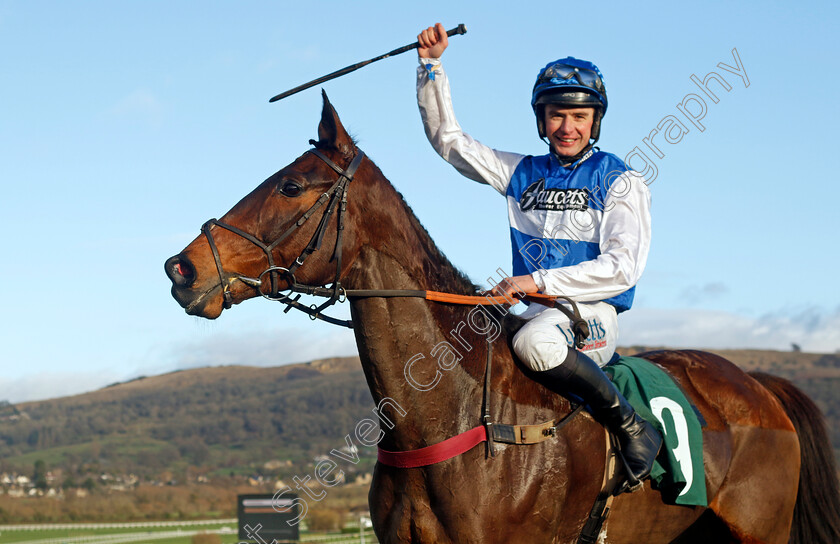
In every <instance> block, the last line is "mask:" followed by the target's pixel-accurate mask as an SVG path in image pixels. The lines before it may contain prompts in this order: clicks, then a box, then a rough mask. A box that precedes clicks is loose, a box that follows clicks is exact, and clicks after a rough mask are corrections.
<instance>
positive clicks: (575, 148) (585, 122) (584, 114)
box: [545, 104, 595, 157]
mask: <svg viewBox="0 0 840 544" xmlns="http://www.w3.org/2000/svg"><path fill="white" fill-rule="evenodd" d="M594 120H595V108H569V107H566V106H561V105H558V104H547V105H546V106H545V134H546V137H547V138H548V141H549V143H550V144H551V148H552V149H553V150H554V152H555V153H557V154H558V155H560V156H561V157H574V156H575V155H577V154H578V153H580V151H581V150H582V149H583V148H584V147H586V146H587V145H589V137H590V136H591V134H592V122H593V121H594Z"/></svg>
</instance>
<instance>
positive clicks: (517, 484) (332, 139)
mask: <svg viewBox="0 0 840 544" xmlns="http://www.w3.org/2000/svg"><path fill="white" fill-rule="evenodd" d="M323 98H324V104H323V110H322V113H321V120H320V124H319V126H318V137H319V139H318V141H314V140H311V141H310V143H311V144H313V146H314V148H313V149H310V150H308V151H307V152H304V154H303V155H301V156H300V157H298V158H297V159H296V160H295V161H294V162H292V163H291V164H289V165H288V166H286V167H285V168H283V169H282V170H280V171H279V172H277V173H276V174H274V175H272V176H271V177H269V178H268V179H267V180H265V181H264V182H263V183H262V184H260V185H259V186H258V187H257V188H256V189H255V190H254V191H253V192H251V193H250V194H248V195H247V196H245V197H244V198H243V199H242V200H241V201H240V202H239V203H238V204H236V205H235V206H234V207H233V208H232V209H231V210H230V211H229V212H227V214H225V215H224V216H223V217H222V219H221V220H219V221H217V220H211V221H208V223H206V224H205V225H204V227H203V228H202V234H200V235H199V236H198V237H197V238H196V239H195V240H194V241H193V242H192V243H190V244H189V245H188V246H187V247H186V248H185V249H184V250H183V251H182V252H180V253H179V254H178V255H176V256H174V257H172V258H170V259H169V260H168V261H167V262H166V264H165V268H166V271H167V274H168V275H169V278H170V279H171V281H172V284H173V286H172V294H173V296H174V298H175V299H176V300H177V301H178V302H179V303H180V304H181V306H182V307H184V308H185V309H186V312H187V313H188V314H191V315H197V316H201V317H205V318H208V319H215V318H217V317H218V316H219V315H220V314H221V313H222V311H223V310H224V309H226V308H229V307H231V306H232V305H234V304H238V303H240V302H242V301H244V300H246V299H249V298H253V297H255V296H258V295H264V296H269V297H271V298H276V297H281V298H282V296H281V295H279V293H280V292H281V291H283V290H285V289H287V288H289V287H290V286H292V285H298V286H311V287H310V292H315V293H316V294H326V296H328V298H329V299H330V302H334V301H335V299H337V298H343V294H344V289H348V290H358V289H367V290H382V291H383V292H384V291H391V292H393V290H434V291H442V292H448V293H454V294H462V295H476V294H478V293H479V289H478V287H476V286H475V285H474V284H473V283H472V282H470V281H469V280H468V279H467V278H465V277H464V276H463V275H462V274H461V273H460V272H459V271H458V270H457V269H456V268H455V267H454V266H452V265H451V264H450V262H449V261H448V260H447V259H446V257H445V256H444V255H443V254H442V253H441V252H440V251H439V250H438V248H437V247H436V246H435V244H434V242H433V241H432V239H431V237H430V236H429V234H428V233H427V232H426V230H425V229H424V228H423V227H422V225H421V224H420V222H419V221H418V219H417V218H416V216H415V215H414V214H413V212H412V211H411V209H410V208H409V207H408V205H407V204H406V203H405V201H404V200H403V198H402V196H401V195H400V194H399V193H398V192H397V191H396V189H395V188H394V187H393V186H392V185H391V183H390V182H389V181H388V180H387V179H386V178H385V176H384V175H383V174H382V172H381V171H380V170H379V169H378V168H377V167H376V166H375V165H374V163H373V162H372V161H371V160H370V159H368V158H367V157H365V155H364V154H363V152H362V151H361V150H360V149H359V148H358V147H357V146H356V144H355V142H354V140H353V139H352V138H351V137H350V136H349V135H348V134H347V132H346V130H345V129H344V127H343V125H342V124H341V121H340V119H339V117H338V115H337V113H336V111H335V109H334V108H333V106H332V105H331V104H330V102H329V100H328V99H327V97H326V94H324V97H323ZM319 214H321V215H320V218H321V219H320V222H319V220H318V218H319ZM332 217H334V218H335V220H333V219H332ZM322 245H323V246H324V248H325V249H320V248H321V246H322ZM304 261H305V263H304ZM276 263H280V266H278V265H277V264H276ZM269 280H270V281H269ZM330 285H331V286H332V287H326V286H330ZM339 285H340V287H339ZM319 289H320V291H318V290H319ZM283 300H284V301H286V302H287V303H292V302H294V300H293V299H291V298H290V297H289V298H285V299H283ZM295 304H296V305H297V306H298V307H299V308H301V309H305V310H309V311H310V313H313V312H317V313H320V309H321V308H320V307H319V308H316V309H315V310H311V309H310V307H307V306H301V304H300V303H295ZM349 304H350V312H351V317H352V323H353V328H354V332H355V336H356V342H357V344H358V349H359V355H360V357H361V362H362V367H363V370H364V373H365V377H366V380H367V383H368V385H369V387H370V390H371V393H372V395H373V399H374V401H375V402H376V403H377V405H379V404H380V402H381V401H383V399H393V400H394V401H396V403H398V404H399V406H401V407H405V409H404V410H403V413H399V414H397V413H393V412H392V413H390V414H387V416H388V419H389V420H391V421H392V422H393V424H394V426H393V428H390V427H388V426H383V428H382V430H383V431H384V436H383V437H382V438H381V442H380V443H379V446H380V447H381V448H382V449H385V450H389V451H407V450H415V449H418V448H423V447H426V446H429V445H432V444H437V443H440V442H442V441H444V440H446V439H448V438H450V437H453V436H455V435H458V434H459V433H462V432H464V431H466V430H468V429H470V428H472V427H474V426H475V424H476V423H477V421H478V419H479V417H480V409H481V406H482V402H483V401H482V395H483V393H484V391H483V383H482V382H483V380H484V376H485V358H487V357H488V354H492V356H491V362H492V368H493V373H492V379H491V380H490V383H489V391H490V395H489V397H490V398H489V404H488V405H489V406H492V411H493V414H492V417H493V419H494V420H495V421H498V422H508V423H521V424H525V423H537V422H541V421H545V420H547V419H553V418H556V417H558V416H562V415H564V414H568V413H569V412H570V410H571V408H570V403H569V402H568V401H567V400H565V399H563V398H562V397H560V396H558V395H556V394H554V393H552V392H550V391H549V390H547V389H546V388H544V387H543V386H541V385H540V384H539V383H537V382H536V381H534V380H532V379H531V377H530V375H529V373H528V371H527V369H526V367H525V366H524V365H523V364H521V363H520V362H519V361H517V360H516V358H515V356H514V355H513V353H512V350H511V348H510V344H509V338H510V335H511V334H512V331H514V330H515V329H516V326H517V325H518V324H519V323H520V320H519V318H517V317H515V316H513V315H512V314H509V315H507V316H506V317H505V318H504V320H503V321H504V322H503V324H504V330H503V331H502V332H499V333H498V334H497V335H496V337H495V338H493V340H492V342H487V341H486V340H488V339H490V336H489V335H486V336H481V335H479V334H477V333H476V332H475V330H471V329H470V328H459V323H460V324H461V325H463V323H464V322H466V321H467V320H468V319H470V312H471V311H473V309H472V308H471V307H470V306H462V305H456V304H447V303H441V302H430V301H428V300H424V299H422V298H414V297H387V296H367V297H354V298H350V301H349ZM501 322H502V321H501V320H500V323H501ZM497 332H498V331H497ZM470 334H472V337H470ZM482 334H484V333H482ZM454 335H460V336H459V338H458V339H457V342H456V339H454V338H453V337H454ZM442 342H444V343H448V344H447V345H450V346H455V347H457V348H458V349H457V352H458V353H459V355H460V357H456V359H455V361H456V362H457V364H450V365H446V367H445V368H444V370H445V371H446V372H442V371H441V370H442V368H443V366H442V365H441V364H440V361H438V362H437V364H436V363H435V359H434V358H433V357H431V356H429V353H430V350H431V349H432V347H433V346H437V345H441V343H442ZM418 354H425V355H423V356H421V357H420V358H418ZM642 356H643V357H645V358H647V359H649V360H650V361H653V362H655V363H656V364H658V365H659V366H661V367H662V368H664V369H666V370H667V371H668V372H669V373H670V375H671V376H673V378H674V379H675V380H676V381H677V382H678V384H679V385H680V386H681V387H682V388H683V390H684V391H685V392H686V394H687V396H688V398H689V399H690V400H691V402H692V403H694V405H696V407H697V408H698V409H699V411H700V412H701V413H702V415H703V418H704V419H705V422H706V426H705V427H704V429H703V439H704V443H703V449H704V456H705V473H706V490H707V496H708V498H709V505H708V507H701V506H695V507H687V506H675V505H669V504H666V503H665V502H663V500H662V497H661V495H660V493H659V492H658V491H654V490H652V489H651V487H650V482H647V483H646V484H645V486H644V487H643V489H642V490H641V491H639V492H636V493H632V494H622V495H620V496H618V497H616V498H615V500H614V502H613V504H612V509H611V511H610V514H609V518H608V519H607V521H606V523H605V524H604V525H603V527H602V528H601V531H600V536H599V540H598V542H601V543H605V544H640V543H643V544H657V543H678V544H687V543H704V544H707V543H710V542H711V543H726V542H732V543H767V544H782V543H785V542H788V541H790V542H796V543H803V544H805V543H808V544H814V543H817V542H826V543H827V542H833V543H836V542H840V519H838V516H840V499H838V491H837V483H836V474H835V472H834V469H833V468H832V467H833V466H834V464H833V463H834V460H833V457H832V456H831V452H830V446H829V444H828V441H827V438H826V434H825V430H824V424H823V422H822V416H821V414H820V413H819V411H818V410H817V408H816V407H815V406H814V404H813V402H811V401H810V400H809V399H807V397H805V396H804V395H803V394H801V393H800V392H799V391H798V390H796V389H795V388H794V387H793V386H792V385H791V384H790V383H789V382H787V381H784V380H781V379H776V378H773V377H769V376H760V375H757V376H750V375H747V374H745V373H744V372H742V371H741V370H739V369H738V368H737V367H736V366H735V365H733V364H732V363H730V362H728V361H726V360H725V359H723V358H721V357H718V356H716V355H713V354H710V353H704V352H700V351H660V352H651V353H647V354H642ZM408 361H412V364H411V365H410V370H411V373H410V374H411V375H410V378H411V380H409V379H407V378H408V377H409V375H408V371H407V370H406V368H407V364H406V363H407V362H408ZM409 381H412V382H413V383H409ZM418 384H423V385H425V386H426V387H417V385H418ZM432 384H434V385H432ZM780 399H781V400H780ZM606 440H607V439H606V436H605V433H604V431H603V429H602V427H601V426H600V425H599V424H597V423H596V422H595V421H594V420H593V419H592V418H591V417H590V416H589V415H588V414H587V413H586V412H582V413H581V415H579V416H578V417H576V418H573V419H572V420H571V421H570V423H569V424H568V425H566V426H565V427H563V428H562V429H561V430H559V431H558V432H557V435H556V436H555V437H553V438H552V439H550V440H547V441H544V442H541V443H539V444H535V445H508V444H498V443H497V444H496V445H495V456H489V455H487V452H486V451H485V449H484V448H481V447H475V448H472V449H470V450H468V451H466V452H465V453H463V454H461V455H458V456H456V457H454V458H451V459H449V460H446V461H443V462H440V463H437V464H432V465H429V466H423V467H418V468H396V467H393V466H387V465H384V464H382V463H377V465H376V467H375V470H374V476H373V482H372V484H371V489H370V494H369V502H370V510H371V516H372V521H373V525H374V529H375V531H376V535H377V537H378V539H379V541H380V542H385V543H408V542H425V543H448V542H458V543H461V542H470V543H472V542H475V543H484V544H487V543H520V542H521V543H525V542H527V543H534V542H536V543H573V542H576V541H577V539H578V535H579V534H580V532H581V527H582V526H583V525H584V522H585V521H586V518H587V515H588V513H589V510H590V507H591V505H592V504H593V501H594V500H595V498H596V496H597V495H598V493H599V491H600V489H601V483H602V479H603V476H604V472H605V462H604V461H605V457H606Z"/></svg>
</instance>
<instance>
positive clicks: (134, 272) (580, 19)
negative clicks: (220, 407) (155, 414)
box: [0, 1, 840, 401]
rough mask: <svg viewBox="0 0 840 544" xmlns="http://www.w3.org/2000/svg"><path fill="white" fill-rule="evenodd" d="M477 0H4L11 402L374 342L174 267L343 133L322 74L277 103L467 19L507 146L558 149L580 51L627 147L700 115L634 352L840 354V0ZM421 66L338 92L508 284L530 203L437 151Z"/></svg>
mask: <svg viewBox="0 0 840 544" xmlns="http://www.w3.org/2000/svg"><path fill="white" fill-rule="evenodd" d="M450 4H453V3H450V2H437V1H432V2H425V3H423V5H422V7H420V5H415V4H412V5H408V6H401V7H400V8H399V9H396V8H395V5H394V4H393V3H385V2H382V3H379V2H352V3H348V2H319V3H303V2H298V3H288V2H237V3H229V2H177V3H176V2H142V3H140V2H74V3H67V2H42V1H26V2H23V1H0V50H2V51H3V54H2V55H0V78H2V79H0V81H2V85H0V180H2V187H3V193H2V198H0V212H2V213H0V218H2V219H0V221H2V223H0V226H2V233H3V249H4V251H3V252H2V253H1V254H0V255H2V256H0V259H2V271H3V274H4V282H3V287H4V288H3V297H2V305H3V309H4V311H3V312H2V314H0V335H1V336H0V340H1V341H2V346H3V348H2V349H3V351H2V365H3V373H2V376H0V399H9V400H12V401H22V400H29V399H38V398H47V397H52V396H56V395H64V394H71V393H76V392H82V391H87V390H90V389H93V388H96V387H100V386H102V385H105V384H107V383H111V382H114V381H120V380H125V379H128V378H131V377H134V376H137V375H140V374H146V375H149V374H156V373H160V372H166V371H170V370H174V369H177V368H186V367H191V366H204V365H211V364H254V365H270V364H279V363H284V362H296V361H302V360H307V359H311V358H315V357H322V356H330V355H345V354H352V353H354V350H355V347H354V344H353V340H352V337H351V336H350V335H349V334H348V333H347V332H345V331H341V330H337V329H334V328H332V327H330V326H328V325H324V324H313V323H311V322H310V321H309V319H308V318H306V317H301V316H292V315H291V314H283V313H282V312H281V311H280V310H281V308H280V307H279V306H278V305H274V304H272V303H269V302H267V301H264V300H253V301H249V302H248V303H245V304H242V305H239V306H237V307H235V308H234V309H233V310H232V311H229V312H225V313H224V314H223V315H222V317H221V318H220V319H218V320H216V321H215V322H206V321H201V320H198V319H196V318H192V317H188V316H187V315H186V314H184V313H183V311H182V310H181V308H180V307H179V306H178V305H177V304H176V303H175V302H174V300H173V299H172V298H171V297H170V294H169V282H168V280H167V279H166V277H165V276H164V274H163V262H164V260H165V259H166V258H167V257H169V256H170V255H173V254H175V253H177V252H178V251H180V250H181V249H182V248H183V247H184V246H185V245H186V244H187V243H189V242H190V241H191V240H192V239H193V238H194V237H195V236H196V235H197V234H198V231H199V227H200V226H201V224H202V223H203V222H204V221H205V220H206V219H208V218H210V217H220V216H221V215H222V214H223V213H224V212H225V211H226V210H227V209H228V208H230V207H231V206H232V205H233V204H234V203H235V202H236V201H238V200H239V199H240V198H241V197H242V196H243V195H245V194H246V193H248V192H249V191H250V190H251V189H252V188H253V187H255V186H256V185H257V184H258V183H259V182H261V181H262V180H263V179H265V178H266V177H268V176H269V175H271V174H272V173H273V172H275V171H276V170H278V169H279V168H281V167H282V166H284V165H285V164H287V163H288V162H290V161H291V160H292V159H294V158H295V157H296V156H298V155H299V154H300V153H301V152H302V151H303V150H305V149H306V148H307V143H306V142H307V140H308V139H309V138H312V137H314V136H315V135H316V127H317V122H318V118H319V114H320V93H319V92H318V89H317V88H314V89H310V90H308V91H305V92H303V93H301V94H298V95H295V96H293V97H290V98H287V99H285V100H283V101H280V102H278V103H274V104H269V103H268V98H270V97H271V96H273V95H275V94H277V93H279V92H281V91H284V90H286V89H288V88H291V87H294V86H296V85H298V84H300V83H303V82H305V81H309V80H310V79H314V78H315V77H318V76H320V75H323V74H325V73H328V72H331V71H333V70H335V69H338V68H341V67H343V66H346V65H349V64H353V63H355V62H358V61H360V60H364V59H367V58H370V57H374V56H376V55H378V54H381V53H384V52H386V51H389V50H390V49H393V48H395V47H398V46H401V45H404V44H406V43H410V42H412V41H414V39H415V36H416V34H417V32H418V31H419V30H420V29H421V28H422V27H424V26H427V25H430V24H433V23H434V22H435V21H438V20H439V21H442V22H443V23H444V25H445V26H446V27H447V28H452V27H454V26H456V25H457V24H458V23H465V24H466V25H467V28H468V33H467V35H465V36H459V37H455V38H453V39H452V40H451V42H450V43H451V46H450V48H449V50H448V51H447V52H446V54H445V56H444V58H443V62H444V64H445V66H446V68H447V71H448V73H449V76H450V79H451V81H452V86H453V96H454V103H455V108H456V112H457V114H458V118H459V121H460V122H461V124H462V126H463V127H464V129H465V130H466V131H467V132H469V133H470V134H471V135H473V136H474V137H476V138H477V139H479V140H481V141H482V142H484V143H486V144H488V145H491V146H493V147H496V148H498V149H503V150H510V151H516V152H521V153H533V154H539V153H543V152H544V150H545V147H544V144H543V143H542V142H540V140H539V139H538V138H537V136H536V129H535V126H534V120H533V115H532V112H531V110H530V105H529V99H530V90H531V86H532V85H533V80H534V78H535V76H536V73H537V71H538V70H539V69H540V68H541V67H542V66H543V65H545V63H546V62H548V61H549V60H553V59H556V58H560V57H564V56H567V55H571V56H576V57H578V58H584V59H588V60H592V61H594V62H595V63H596V64H598V65H599V67H600V68H601V70H602V71H603V73H604V74H605V80H606V85H607V89H608V92H609V98H610V107H609V112H608V114H607V116H606V118H605V120H604V124H603V129H602V138H601V141H600V146H601V148H602V149H604V150H606V151H610V152H612V153H615V154H617V155H619V156H621V157H624V156H626V155H627V154H628V153H629V152H630V151H631V150H633V149H634V148H635V147H636V146H642V147H641V148H642V149H645V150H646V151H648V152H649V150H647V149H646V148H645V147H644V143H643V138H645V137H647V136H648V135H649V134H650V132H651V131H652V130H653V129H654V128H655V127H656V126H657V124H659V123H660V122H661V121H662V120H663V119H664V118H665V117H666V116H668V115H673V116H675V117H677V118H679V119H681V120H682V122H683V123H684V124H686V127H687V128H688V129H689V132H688V133H686V134H685V135H684V136H683V138H682V140H681V141H680V142H679V143H677V144H668V143H664V142H662V141H661V140H660V149H661V151H662V152H663V153H664V154H665V157H664V158H661V159H660V158H656V159H655V160H654V162H655V164H656V167H657V169H658V174H657V178H656V180H655V181H654V182H653V183H652V184H651V192H652V195H653V226H654V234H653V248H652V251H651V254H650V258H649V261H648V266H647V270H646V272H645V275H644V277H643V279H642V281H641V283H640V285H639V288H638V289H637V299H636V303H635V306H634V308H633V310H632V311H631V312H629V313H627V314H624V315H623V316H622V318H621V319H622V321H621V323H622V336H621V343H622V344H624V345H628V344H639V343H645V344H658V345H663V344H664V345H672V346H690V347H704V346H705V347H758V348H772V349H788V348H789V347H790V344H791V342H796V343H798V344H800V345H801V346H802V347H803V349H805V350H809V351H819V352H833V351H835V350H837V349H840V288H838V286H837V281H836V275H837V271H838V270H840V257H838V255H837V251H836V245H837V244H836V232H837V231H838V227H840V220H838V213H837V211H836V205H835V201H836V199H837V197H838V195H840V190H838V185H837V182H836V180H835V179H834V178H835V176H834V175H833V173H832V171H833V166H832V165H833V158H834V157H836V155H837V149H836V147H837V143H838V141H837V140H838V139H837V137H836V127H837V126H838V121H839V120H840V115H838V112H839V111H840V107H838V104H837V100H836V98H835V96H836V90H837V88H838V86H840V85H838V84H839V83H840V81H838V75H837V74H838V72H840V70H838V68H840V67H839V66H838V64H840V61H838V58H840V55H838V53H840V51H838V49H840V47H838V46H837V44H836V41H835V39H834V36H836V35H837V34H838V31H839V30H840V28H838V26H840V13H838V11H840V8H838V5H837V3H836V2H834V3H830V2H805V3H800V4H798V5H796V6H794V5H792V4H790V3H781V2H741V3H737V4H733V3H729V2H707V3H704V4H702V5H701V4H696V5H695V4H690V5H677V4H674V3H671V2H668V3H664V2H663V3H659V2H655V3H647V4H644V5H639V4H637V3H618V2H605V3H600V4H598V6H597V8H596V7H592V6H589V5H583V4H581V5H580V6H577V5H575V6H572V5H571V4H569V6H568V9H567V10H561V9H557V10H555V11H551V12H549V11H546V10H545V8H541V9H536V8H527V9H526V8H523V5H521V4H516V3H509V2H481V3H466V2H464V3H459V4H456V5H450ZM572 8H574V9H572ZM397 11H399V13H397ZM733 48H734V49H736V50H737V52H738V54H739V57H740V59H741V61H742V63H743V67H744V70H745V71H746V74H747V77H748V78H749V86H748V87H747V86H745V82H744V81H743V80H742V79H740V78H739V77H738V76H736V75H734V74H732V73H730V72H726V71H724V70H721V69H720V68H718V67H717V65H718V63H725V64H727V65H730V66H735V62H736V61H735V60H734V58H733V53H732V50H733ZM415 65H416V55H415V54H413V53H407V54H405V55H402V56H399V57H395V58H392V59H387V60H385V61H382V62H379V63H376V64H373V65H371V66H368V67H366V68H364V69H362V70H360V71H358V72H355V73H353V74H351V75H348V76H345V77H343V78H340V79H337V80H334V81H331V82H329V83H327V84H325V85H323V88H324V89H325V90H326V91H327V93H328V94H329V96H330V99H331V100H332V102H333V104H334V105H335V107H336V109H337V110H338V112H339V115H340V116H341V117H342V120H343V121H344V123H345V125H346V126H347V127H348V128H349V130H350V131H351V132H352V133H353V134H354V135H355V136H356V137H357V138H358V140H359V143H360V146H361V147H362V148H363V149H364V150H365V152H366V153H367V154H368V155H369V156H370V157H371V158H373V160H374V161H375V162H376V163H377V164H378V165H379V167H380V168H381V169H382V170H383V172H384V173H385V175H386V176H387V177H389V179H391V181H392V182H393V183H394V185H395V186H396V187H397V188H398V189H399V190H400V191H401V192H402V193H403V195H404V196H405V198H406V200H407V201H408V202H409V203H410V204H411V206H412V208H413V209H414V210H415V212H416V213H417V215H418V216H419V217H420V219H421V221H422V222H423V223H424V225H425V226H426V227H427V228H428V230H429V231H430V232H431V234H432V236H433V237H434V238H435V240H436V241H437V242H438V244H439V245H440V246H441V248H442V249H443V251H444V252H445V253H446V254H447V255H448V256H449V257H450V259H451V260H452V261H453V262H455V263H456V264H458V265H459V267H461V268H462V269H463V270H464V271H465V272H466V273H467V274H468V275H470V277H472V278H473V280H474V281H476V282H479V283H482V282H484V279H485V278H487V277H488V276H490V275H492V274H494V271H495V270H496V269H497V268H499V267H501V268H503V269H509V267H510V255H509V252H510V247H509V241H508V226H507V220H506V212H505V202H504V199H502V198H500V197H499V196H498V195H497V194H496V193H495V192H494V191H492V190H491V189H489V188H488V187H484V186H480V185H477V184H475V183H472V182H470V181H468V180H466V179H465V178H461V177H460V176H459V175H458V174H457V173H456V172H455V171H454V170H453V169H452V168H451V167H449V166H448V165H447V164H445V163H444V162H443V161H442V160H441V159H440V158H439V157H438V156H437V155H436V154H435V153H434V151H433V150H432V149H431V147H430V146H429V145H428V143H427V142H426V140H425V137H424V135H423V130H422V127H421V124H420V120H419V114H418V113H417V108H416V103H415V97H414V69H415ZM711 71H716V72H717V73H719V74H720V75H721V76H723V77H724V78H725V79H726V80H727V82H728V83H729V84H730V85H731V90H730V91H728V92H727V91H724V90H723V89H722V88H719V87H715V85H716V84H715V83H712V84H711V88H712V89H716V90H717V93H716V94H717V96H718V98H719V102H718V103H717V104H715V103H712V101H711V100H710V99H708V98H707V99H706V100H705V102H706V105H707V111H706V114H705V117H704V118H703V119H702V121H701V123H702V124H703V125H704V130H703V131H700V130H699V129H697V128H696V127H695V126H694V125H692V124H690V123H689V122H688V120H687V119H686V118H685V117H684V116H682V114H681V113H680V112H679V110H678V109H677V104H679V103H680V102H682V101H683V100H684V98H685V97H686V96H687V95H688V94H689V93H695V94H697V93H700V91H699V90H698V88H697V86H696V85H695V84H694V83H692V81H691V79H690V76H691V75H692V74H695V75H696V76H697V77H699V78H700V79H703V78H704V77H705V75H706V74H708V73H709V72H711ZM700 94H702V93H700ZM659 138H661V136H659ZM648 154H649V156H651V158H652V154H650V153H648ZM342 313H343V314H347V309H346V308H344V309H341V310H340V311H339V314H342Z"/></svg>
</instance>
